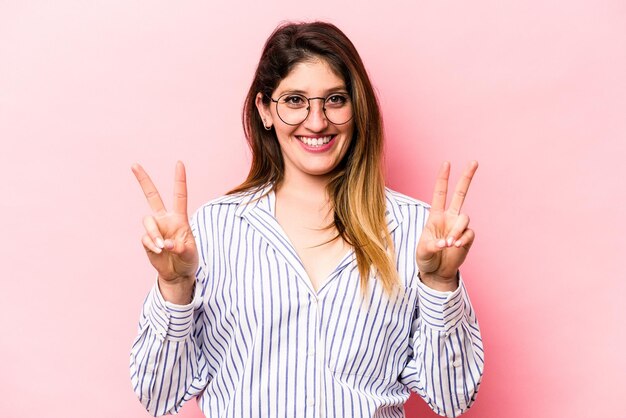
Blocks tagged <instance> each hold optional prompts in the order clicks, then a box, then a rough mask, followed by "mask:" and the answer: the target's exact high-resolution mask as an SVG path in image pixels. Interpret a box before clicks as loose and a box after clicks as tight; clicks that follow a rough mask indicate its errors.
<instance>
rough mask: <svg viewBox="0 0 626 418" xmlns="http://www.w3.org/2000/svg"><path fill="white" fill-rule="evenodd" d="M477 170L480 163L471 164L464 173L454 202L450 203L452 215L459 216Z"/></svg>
mask: <svg viewBox="0 0 626 418" xmlns="http://www.w3.org/2000/svg"><path fill="white" fill-rule="evenodd" d="M477 168H478V162H476V161H472V162H470V163H469V165H468V166H467V168H466V169H465V172H463V175H462V176H461V178H460V179H459V182H458V183H457V184H456V188H455V190H454V195H453V196H452V201H451V202H450V207H449V208H448V210H449V211H450V212H451V213H453V214H455V215H458V214H459V212H461V207H462V206H463V201H465V196H466V195H467V191H468V190H469V186H470V183H471V182H472V178H473V177H474V173H475V172H476V169H477Z"/></svg>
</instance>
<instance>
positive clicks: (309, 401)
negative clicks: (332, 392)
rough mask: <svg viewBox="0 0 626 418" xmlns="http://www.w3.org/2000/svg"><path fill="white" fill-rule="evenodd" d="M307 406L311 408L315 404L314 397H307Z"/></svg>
mask: <svg viewBox="0 0 626 418" xmlns="http://www.w3.org/2000/svg"><path fill="white" fill-rule="evenodd" d="M306 404H307V406H310V407H311V408H312V407H314V406H315V399H309V400H308V401H307V403H306Z"/></svg>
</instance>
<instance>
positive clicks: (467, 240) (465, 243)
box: [454, 229, 476, 250]
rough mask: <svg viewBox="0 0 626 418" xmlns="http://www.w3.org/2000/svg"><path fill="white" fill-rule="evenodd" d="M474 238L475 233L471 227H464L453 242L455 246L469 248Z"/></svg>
mask: <svg viewBox="0 0 626 418" xmlns="http://www.w3.org/2000/svg"><path fill="white" fill-rule="evenodd" d="M474 238H476V234H475V233H474V231H473V230H471V229H466V230H465V231H464V232H463V235H461V238H459V239H458V240H457V241H456V242H455V243H454V246H455V247H457V248H460V247H463V248H465V249H466V250H469V249H470V247H471V246H472V244H473V243H474Z"/></svg>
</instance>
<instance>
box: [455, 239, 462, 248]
mask: <svg viewBox="0 0 626 418" xmlns="http://www.w3.org/2000/svg"><path fill="white" fill-rule="evenodd" d="M454 246H455V247H457V248H458V247H460V246H461V240H458V241H457V242H455V243H454Z"/></svg>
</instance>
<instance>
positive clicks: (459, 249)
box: [401, 161, 484, 416]
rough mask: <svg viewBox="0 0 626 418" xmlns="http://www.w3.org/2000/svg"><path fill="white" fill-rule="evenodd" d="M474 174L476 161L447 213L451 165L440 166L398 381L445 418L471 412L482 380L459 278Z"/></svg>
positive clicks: (480, 356) (472, 319)
mask: <svg viewBox="0 0 626 418" xmlns="http://www.w3.org/2000/svg"><path fill="white" fill-rule="evenodd" d="M477 168H478V163H476V162H475V161H473V162H471V163H470V164H469V165H468V167H467V169H466V170H465V172H464V173H463V175H462V176H461V179H460V180H459V181H458V183H457V185H456V188H455V191H454V194H453V196H452V199H451V202H450V205H449V207H448V208H447V209H446V197H447V192H448V179H449V176H450V164H449V163H447V162H446V163H444V164H443V165H442V168H441V170H440V172H439V176H438V177H437V181H436V183H435V191H434V194H433V200H432V204H431V208H430V212H429V215H428V220H427V222H426V224H425V225H424V228H423V230H422V232H421V235H420V239H419V242H418V245H417V253H416V263H417V265H418V268H419V272H420V275H419V277H420V283H419V284H418V300H417V302H416V306H415V312H414V317H413V323H412V327H411V337H410V347H411V352H410V355H409V361H408V363H407V365H406V368H405V369H404V370H403V372H402V374H401V380H402V381H403V382H405V384H406V385H407V386H408V387H410V388H411V389H413V390H414V391H416V392H417V393H418V394H419V395H420V396H421V397H422V398H423V399H424V400H425V401H426V402H427V403H428V404H429V405H430V407H431V408H432V409H433V410H434V411H435V412H437V413H438V414H440V415H445V416H457V415H459V414H461V413H463V412H464V411H465V410H466V409H467V408H469V406H470V405H471V403H472V402H473V401H474V397H475V395H476V393H477V391H478V385H479V383H480V379H481V376H482V374H483V364H484V353H483V347H482V340H481V338H480V330H479V328H478V322H477V321H476V316H475V314H474V310H473V308H472V305H471V303H470V300H469V297H468V296H467V292H466V291H465V286H464V285H463V282H462V280H461V278H460V275H459V267H460V266H461V264H462V263H463V262H464V261H465V258H466V256H467V254H468V252H469V250H470V247H471V246H472V244H473V242H474V231H473V230H471V229H469V227H468V226H469V217H468V216H467V215H465V214H463V213H461V207H462V206H463V202H464V200H465V196H466V195H467V191H468V189H469V186H470V183H471V181H472V178H473V176H474V173H475V172H476V169H477Z"/></svg>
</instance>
